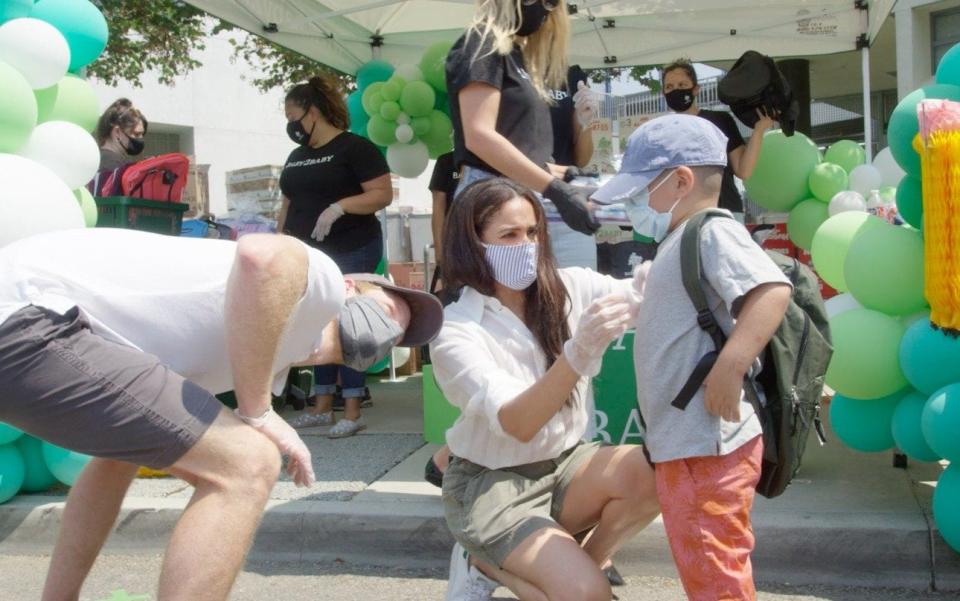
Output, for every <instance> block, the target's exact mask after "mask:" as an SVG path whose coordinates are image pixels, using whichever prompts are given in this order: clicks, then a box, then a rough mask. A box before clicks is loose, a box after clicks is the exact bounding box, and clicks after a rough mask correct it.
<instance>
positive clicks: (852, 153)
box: [823, 140, 867, 173]
mask: <svg viewBox="0 0 960 601" xmlns="http://www.w3.org/2000/svg"><path fill="white" fill-rule="evenodd" d="M823 160H824V161H826V162H828V163H833V164H835V165H840V166H841V167H842V168H843V170H844V171H846V172H847V173H850V172H851V171H853V169H854V167H859V166H860V165H863V164H864V163H866V162H867V153H866V152H865V151H864V150H863V148H860V145H859V144H857V143H856V142H854V141H853V140H840V141H838V142H834V143H833V144H831V145H830V147H829V148H827V152H826V153H825V154H824V155H823Z"/></svg>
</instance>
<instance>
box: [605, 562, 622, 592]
mask: <svg viewBox="0 0 960 601" xmlns="http://www.w3.org/2000/svg"><path fill="white" fill-rule="evenodd" d="M603 575H604V576H606V577H607V582H609V583H610V586H623V585H625V584H626V582H625V581H624V580H623V576H621V575H620V571H619V570H617V566H615V565H613V564H612V563H611V564H610V566H609V567H606V568H603Z"/></svg>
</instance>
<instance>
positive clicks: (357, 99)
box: [347, 90, 368, 123]
mask: <svg viewBox="0 0 960 601" xmlns="http://www.w3.org/2000/svg"><path fill="white" fill-rule="evenodd" d="M347 114H348V115H350V123H353V122H354V121H360V120H362V121H364V122H366V120H367V118H368V115H367V111H366V109H364V108H363V92H361V91H360V90H354V91H353V92H350V94H348V95H347Z"/></svg>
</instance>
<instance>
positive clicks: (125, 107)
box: [96, 98, 150, 146]
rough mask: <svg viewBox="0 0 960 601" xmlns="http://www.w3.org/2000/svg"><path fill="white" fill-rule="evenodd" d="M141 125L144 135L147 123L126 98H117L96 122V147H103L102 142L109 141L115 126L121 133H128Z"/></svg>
mask: <svg viewBox="0 0 960 601" xmlns="http://www.w3.org/2000/svg"><path fill="white" fill-rule="evenodd" d="M138 122H140V123H143V133H144V135H146V133H147V127H149V125H150V124H149V123H148V122H147V118H146V117H144V116H143V113H141V112H140V111H139V110H137V109H135V108H133V103H132V102H130V100H129V99H127V98H118V99H116V100H114V101H113V104H111V105H110V106H108V107H107V110H105V111H103V114H102V115H100V119H99V120H98V121H97V129H96V137H97V146H103V144H104V142H106V141H107V140H108V139H110V132H111V131H113V126H114V125H116V126H118V127H119V128H120V130H121V131H123V132H125V133H128V132H129V131H130V130H131V129H133V128H134V127H136V125H137V123H138Z"/></svg>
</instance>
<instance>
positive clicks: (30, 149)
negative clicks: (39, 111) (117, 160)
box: [19, 121, 100, 189]
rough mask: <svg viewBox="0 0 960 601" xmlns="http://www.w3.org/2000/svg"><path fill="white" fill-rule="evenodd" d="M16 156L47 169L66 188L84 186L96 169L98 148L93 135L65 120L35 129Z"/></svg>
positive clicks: (97, 165) (49, 122)
mask: <svg viewBox="0 0 960 601" xmlns="http://www.w3.org/2000/svg"><path fill="white" fill-rule="evenodd" d="M19 154H20V155H22V156H25V157H26V158H28V159H31V160H34V161H36V162H38V163H40V164H41V165H45V166H47V167H49V168H50V169H51V170H53V172H54V173H56V174H57V175H58V176H60V179H62V180H63V183H65V184H67V187H69V188H70V189H74V188H79V187H80V186H83V185H86V183H87V182H89V181H90V180H91V179H93V176H94V175H95V174H96V173H97V168H98V167H99V166H100V149H99V148H98V147H97V142H96V141H95V140H94V139H93V136H91V135H90V134H89V133H87V132H86V131H85V130H84V129H83V128H82V127H80V126H79V125H76V124H74V123H69V122H67V121H48V122H46V123H41V124H40V125H38V126H37V127H35V128H34V130H33V133H31V134H30V138H29V139H28V140H27V143H26V144H25V145H24V146H23V148H22V149H21V150H20V152H19Z"/></svg>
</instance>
